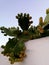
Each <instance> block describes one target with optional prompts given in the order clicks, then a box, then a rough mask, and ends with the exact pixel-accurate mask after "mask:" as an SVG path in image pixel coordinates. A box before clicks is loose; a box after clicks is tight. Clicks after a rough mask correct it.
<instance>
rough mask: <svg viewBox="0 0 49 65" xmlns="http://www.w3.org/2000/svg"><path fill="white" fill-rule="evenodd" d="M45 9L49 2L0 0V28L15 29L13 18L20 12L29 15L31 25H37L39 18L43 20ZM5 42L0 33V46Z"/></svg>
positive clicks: (14, 19)
mask: <svg viewBox="0 0 49 65" xmlns="http://www.w3.org/2000/svg"><path fill="white" fill-rule="evenodd" d="M47 8H49V0H45V1H44V0H0V27H1V26H5V27H11V26H16V27H17V26H18V23H17V20H16V18H15V16H16V15H17V14H18V13H21V12H22V13H29V14H30V15H31V16H32V20H33V25H37V24H38V22H39V21H38V20H39V17H41V16H42V17H43V19H44V18H45V16H46V9H47ZM7 40H8V37H4V36H3V34H1V33H0V45H2V44H5V43H6V42H7Z"/></svg>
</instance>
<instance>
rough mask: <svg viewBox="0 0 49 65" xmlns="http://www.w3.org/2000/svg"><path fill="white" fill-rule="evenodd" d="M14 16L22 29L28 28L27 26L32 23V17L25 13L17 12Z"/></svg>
mask: <svg viewBox="0 0 49 65" xmlns="http://www.w3.org/2000/svg"><path fill="white" fill-rule="evenodd" d="M16 18H17V19H18V24H19V26H20V27H21V28H22V30H28V28H29V26H30V25H31V24H32V23H33V21H30V20H31V19H32V17H31V16H30V15H29V14H26V13H24V14H23V13H21V14H18V15H17V16H16Z"/></svg>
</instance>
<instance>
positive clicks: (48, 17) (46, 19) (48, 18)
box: [44, 8, 49, 24]
mask: <svg viewBox="0 0 49 65" xmlns="http://www.w3.org/2000/svg"><path fill="white" fill-rule="evenodd" d="M44 23H45V24H47V23H49V8H48V9H46V17H45V19H44Z"/></svg>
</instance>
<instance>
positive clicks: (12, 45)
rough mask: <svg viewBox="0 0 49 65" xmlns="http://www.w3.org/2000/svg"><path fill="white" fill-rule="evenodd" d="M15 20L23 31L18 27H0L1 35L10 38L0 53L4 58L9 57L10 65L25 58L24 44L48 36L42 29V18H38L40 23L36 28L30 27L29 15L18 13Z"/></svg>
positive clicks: (47, 32)
mask: <svg viewBox="0 0 49 65" xmlns="http://www.w3.org/2000/svg"><path fill="white" fill-rule="evenodd" d="M16 18H17V19H18V24H19V26H20V27H21V28H22V30H23V31H22V30H20V29H19V27H17V28H16V27H11V28H6V27H0V30H1V33H4V36H7V35H8V36H11V37H12V38H9V40H8V42H7V43H6V45H5V46H4V45H2V46H1V47H2V48H3V49H4V51H2V52H1V53H2V54H4V55H5V56H9V60H10V61H11V64H13V63H14V62H20V61H23V59H24V57H26V53H25V50H26V47H25V43H24V42H26V41H28V40H32V39H37V38H41V37H45V36H49V30H45V29H43V27H42V26H43V19H42V17H41V18H40V22H39V24H38V25H37V26H30V25H31V24H32V21H30V20H31V19H32V17H31V16H30V15H29V14H26V13H24V14H23V13H20V14H18V15H17V16H16ZM29 26H30V27H29Z"/></svg>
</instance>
